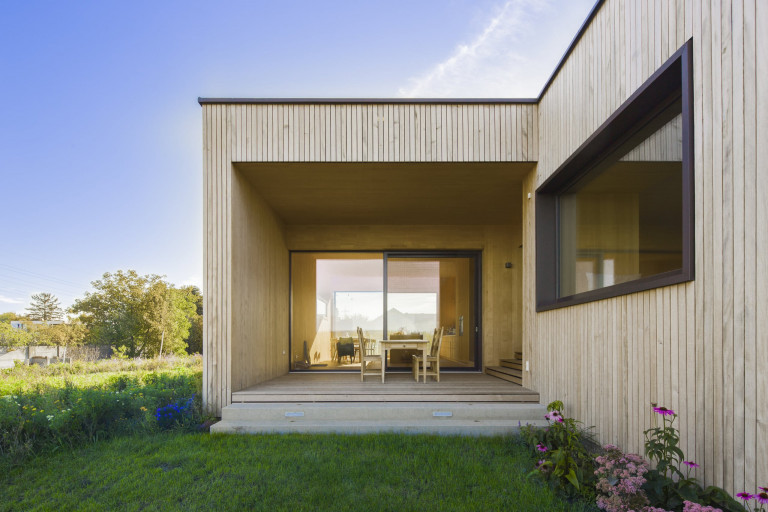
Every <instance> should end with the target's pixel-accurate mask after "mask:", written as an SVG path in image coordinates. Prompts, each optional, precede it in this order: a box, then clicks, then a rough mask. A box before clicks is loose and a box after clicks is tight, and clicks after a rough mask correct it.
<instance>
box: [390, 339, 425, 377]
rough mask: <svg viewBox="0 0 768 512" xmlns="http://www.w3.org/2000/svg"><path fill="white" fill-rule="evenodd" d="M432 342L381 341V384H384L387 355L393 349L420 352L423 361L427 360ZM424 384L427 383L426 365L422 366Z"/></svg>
mask: <svg viewBox="0 0 768 512" xmlns="http://www.w3.org/2000/svg"><path fill="white" fill-rule="evenodd" d="M431 343H432V342H431V341H430V340H422V339H412V340H381V341H380V342H379V344H380V345H379V346H380V347H381V382H384V374H385V373H386V372H385V368H386V362H387V353H388V352H389V351H390V350H392V349H393V348H395V349H411V350H421V353H422V356H423V358H424V359H423V360H424V361H426V360H427V356H428V355H429V348H430V344H431ZM424 382H425V383H426V382H427V365H424Z"/></svg>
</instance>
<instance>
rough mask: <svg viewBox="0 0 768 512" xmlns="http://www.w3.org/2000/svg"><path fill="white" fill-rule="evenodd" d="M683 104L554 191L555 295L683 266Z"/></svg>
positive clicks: (677, 268)
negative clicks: (555, 201)
mask: <svg viewBox="0 0 768 512" xmlns="http://www.w3.org/2000/svg"><path fill="white" fill-rule="evenodd" d="M682 153H683V150H682V116H681V103H680V102H677V103H674V104H673V105H672V106H671V107H669V108H668V109H667V110H665V111H664V112H662V113H661V114H659V116H657V117H656V118H654V119H653V120H651V121H650V122H649V123H648V124H647V125H646V126H645V127H643V129H641V130H640V132H639V133H638V134H637V135H636V136H634V137H632V138H631V139H630V141H628V142H627V143H625V144H623V145H622V147H621V148H619V149H618V150H616V151H614V152H613V153H612V154H610V155H608V156H607V157H606V158H604V159H603V160H602V162H601V163H599V164H598V165H597V166H595V168H594V169H593V170H591V171H590V172H588V173H587V174H586V175H584V176H583V177H581V179H579V180H578V181H577V182H576V183H575V184H573V185H572V186H570V187H569V188H568V189H566V190H565V191H563V192H562V193H561V194H559V195H558V198H557V201H558V208H557V212H558V221H557V226H558V231H559V233H558V235H559V236H558V240H559V247H558V249H559V251H558V255H559V265H558V269H559V276H558V288H559V290H558V296H559V297H567V296H570V295H575V294H578V293H583V292H588V291H592V290H596V289H599V288H604V287H607V286H613V285H616V284H621V283H626V282H629V281H634V280H638V279H641V278H644V277H648V276H653V275H656V274H661V273H664V272H669V271H675V270H679V269H681V268H682V265H683V247H682V239H683V165H682Z"/></svg>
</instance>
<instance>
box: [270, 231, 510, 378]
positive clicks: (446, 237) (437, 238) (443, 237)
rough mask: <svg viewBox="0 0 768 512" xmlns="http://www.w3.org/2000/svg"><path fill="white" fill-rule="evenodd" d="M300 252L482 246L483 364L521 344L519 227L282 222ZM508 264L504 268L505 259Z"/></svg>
mask: <svg viewBox="0 0 768 512" xmlns="http://www.w3.org/2000/svg"><path fill="white" fill-rule="evenodd" d="M285 233H286V235H285V237H286V245H287V247H288V249H290V250H302V251H365V250H398V249H403V250H429V249H432V250H451V249H455V250H481V251H482V280H483V283H482V298H481V300H482V312H483V318H482V320H483V322H482V326H483V328H482V334H483V336H482V343H483V360H482V364H483V367H485V366H496V365H498V364H499V358H507V357H512V356H513V354H514V352H515V351H520V350H521V348H522V326H521V318H522V300H521V299H522V289H521V272H522V250H521V248H520V244H521V238H522V231H521V227H520V226H519V225H518V226H513V225H509V226H503V225H501V226H418V225H417V226H399V225H398V226H387V225H376V226H328V225H326V226H315V225H307V226H286V228H285ZM507 262H509V263H511V264H512V268H505V263H507Z"/></svg>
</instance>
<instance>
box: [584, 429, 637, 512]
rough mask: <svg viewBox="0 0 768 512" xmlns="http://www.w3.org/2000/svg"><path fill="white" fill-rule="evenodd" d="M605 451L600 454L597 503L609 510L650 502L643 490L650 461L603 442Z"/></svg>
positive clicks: (611, 511)
mask: <svg viewBox="0 0 768 512" xmlns="http://www.w3.org/2000/svg"><path fill="white" fill-rule="evenodd" d="M604 449H605V454H604V455H601V456H599V457H597V458H596V459H595V462H596V463H597V464H598V467H597V469H596V470H595V475H597V477H598V479H599V480H598V481H597V486H596V487H597V491H598V492H599V493H600V494H601V495H600V496H598V498H597V505H598V506H599V507H600V508H601V509H604V510H608V511H609V512H624V511H629V510H640V509H642V508H643V507H645V506H646V505H648V497H647V496H646V495H645V492H644V491H643V490H642V488H641V487H642V485H643V484H644V483H645V477H644V475H645V473H647V472H648V462H647V461H645V460H644V459H643V458H642V457H640V456H639V455H635V454H634V453H627V454H625V453H622V451H621V450H619V449H618V448H617V447H616V446H614V445H611V444H607V445H605V446H604Z"/></svg>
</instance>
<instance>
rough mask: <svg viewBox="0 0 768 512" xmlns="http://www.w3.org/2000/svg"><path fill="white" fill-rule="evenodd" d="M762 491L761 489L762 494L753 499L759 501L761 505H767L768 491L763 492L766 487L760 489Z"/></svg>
mask: <svg viewBox="0 0 768 512" xmlns="http://www.w3.org/2000/svg"><path fill="white" fill-rule="evenodd" d="M760 489H761V492H760V493H758V494H755V495H754V496H752V497H753V498H756V499H757V501H759V502H760V503H762V504H763V505H765V504H766V503H768V491H766V490H763V489H765V487H760Z"/></svg>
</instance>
